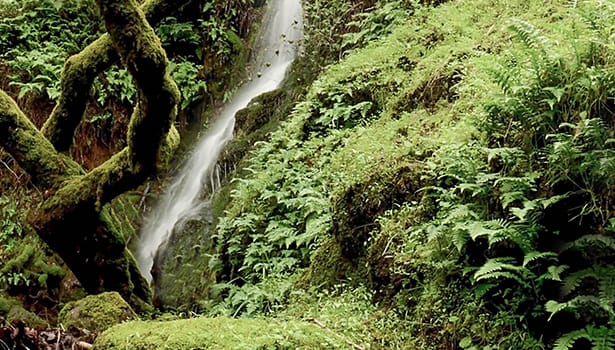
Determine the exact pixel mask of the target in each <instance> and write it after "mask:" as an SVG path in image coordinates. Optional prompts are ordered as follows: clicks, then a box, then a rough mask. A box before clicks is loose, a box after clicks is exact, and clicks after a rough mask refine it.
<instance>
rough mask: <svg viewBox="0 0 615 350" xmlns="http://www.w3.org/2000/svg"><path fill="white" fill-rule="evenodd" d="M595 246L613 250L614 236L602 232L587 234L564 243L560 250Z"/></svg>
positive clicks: (614, 248)
mask: <svg viewBox="0 0 615 350" xmlns="http://www.w3.org/2000/svg"><path fill="white" fill-rule="evenodd" d="M596 248H607V249H610V250H613V251H615V238H613V237H610V236H607V235H604V234H588V235H584V236H581V237H579V238H577V239H576V240H574V241H572V242H570V243H567V244H565V245H564V246H563V247H562V249H561V251H562V252H565V251H567V250H570V249H576V250H586V249H596Z"/></svg>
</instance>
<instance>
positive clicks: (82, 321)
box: [58, 292, 138, 332]
mask: <svg viewBox="0 0 615 350" xmlns="http://www.w3.org/2000/svg"><path fill="white" fill-rule="evenodd" d="M136 319H138V316H137V314H136V313H135V312H134V311H133V310H132V308H131V307H130V305H128V303H127V302H126V301H124V299H122V297H121V296H120V295H119V293H117V292H105V293H101V294H98V295H90V296H87V297H85V298H83V299H80V300H77V301H73V302H70V303H68V304H66V306H64V307H63V308H62V310H61V311H60V314H59V315H58V324H61V325H62V326H63V327H64V328H66V329H68V328H69V327H70V326H75V327H77V328H79V329H87V330H88V331H90V332H102V331H104V330H106V329H108V328H110V327H111V326H113V325H116V324H118V323H122V322H124V321H129V320H136Z"/></svg>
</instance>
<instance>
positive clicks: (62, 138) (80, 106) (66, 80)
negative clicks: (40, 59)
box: [42, 0, 195, 152]
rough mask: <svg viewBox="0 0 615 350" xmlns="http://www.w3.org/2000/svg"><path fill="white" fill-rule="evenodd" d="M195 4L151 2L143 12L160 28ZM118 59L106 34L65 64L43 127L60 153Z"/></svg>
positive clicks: (187, 0) (170, 0)
mask: <svg viewBox="0 0 615 350" xmlns="http://www.w3.org/2000/svg"><path fill="white" fill-rule="evenodd" d="M194 2H195V0H184V1H183V4H177V1H173V0H149V1H146V2H145V3H144V4H143V5H142V6H141V9H142V10H143V12H144V14H145V16H146V18H147V20H148V21H149V23H151V25H157V24H158V23H159V22H160V21H161V20H162V19H163V18H164V17H166V16H168V15H169V14H171V13H173V12H177V11H181V10H182V9H183V8H184V7H186V6H190V5H192V4H193V3H194ZM118 59H119V56H118V54H117V53H116V51H115V50H114V48H113V46H112V45H111V38H110V37H109V35H108V34H104V35H102V36H101V37H100V38H98V39H97V40H96V41H94V42H93V43H91V44H90V45H88V46H87V47H86V48H85V49H83V51H81V52H80V53H78V54H76V55H73V56H71V57H70V58H69V59H68V60H67V61H66V64H65V65H64V69H63V71H62V84H61V85H62V90H61V91H62V93H61V95H60V99H59V101H58V104H57V105H56V107H55V108H54V110H53V111H52V113H51V115H50V116H49V118H48V119H47V121H46V122H45V124H44V125H43V128H42V132H43V135H45V137H47V138H48V139H49V141H51V143H52V144H53V146H54V147H55V148H56V150H57V151H58V152H68V150H69V148H70V146H71V145H72V143H73V136H74V134H75V130H77V127H78V126H79V123H80V122H81V120H82V119H83V115H84V113H85V108H86V105H87V102H88V99H89V95H90V87H91V86H92V83H93V82H94V79H95V78H96V76H97V75H98V74H100V73H101V72H103V71H105V70H106V69H108V68H109V67H110V66H111V65H112V64H113V63H115V62H117V61H118Z"/></svg>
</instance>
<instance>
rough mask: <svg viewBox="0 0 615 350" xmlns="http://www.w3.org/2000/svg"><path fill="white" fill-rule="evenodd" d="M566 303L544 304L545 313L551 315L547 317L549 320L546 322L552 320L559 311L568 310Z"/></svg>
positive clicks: (551, 302) (552, 301) (548, 302)
mask: <svg viewBox="0 0 615 350" xmlns="http://www.w3.org/2000/svg"><path fill="white" fill-rule="evenodd" d="M568 306H569V305H568V303H560V302H557V301H555V300H549V301H547V302H546V304H545V310H547V312H549V313H551V314H550V315H549V318H548V319H547V321H551V318H553V316H555V315H556V314H558V313H559V312H561V311H564V310H566V309H567V308H568Z"/></svg>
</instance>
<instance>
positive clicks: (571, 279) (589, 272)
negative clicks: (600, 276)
mask: <svg viewBox="0 0 615 350" xmlns="http://www.w3.org/2000/svg"><path fill="white" fill-rule="evenodd" d="M586 278H594V279H596V278H597V276H596V273H595V271H594V270H593V269H592V268H588V269H583V270H579V271H575V272H573V273H571V274H570V275H568V276H566V278H564V284H563V285H562V295H563V296H567V295H570V294H571V293H573V292H574V291H575V290H576V289H577V288H579V287H580V286H581V283H582V282H583V280H584V279H586Z"/></svg>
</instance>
